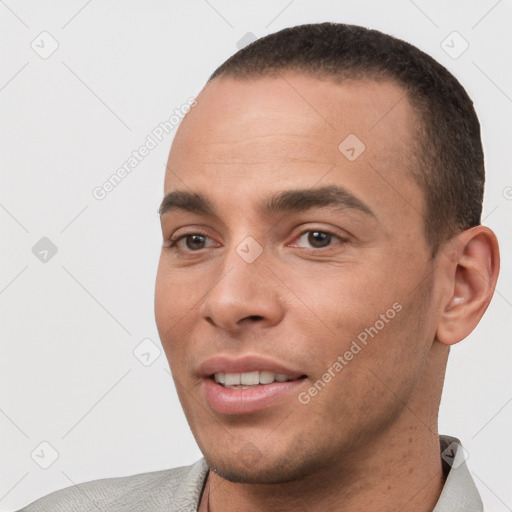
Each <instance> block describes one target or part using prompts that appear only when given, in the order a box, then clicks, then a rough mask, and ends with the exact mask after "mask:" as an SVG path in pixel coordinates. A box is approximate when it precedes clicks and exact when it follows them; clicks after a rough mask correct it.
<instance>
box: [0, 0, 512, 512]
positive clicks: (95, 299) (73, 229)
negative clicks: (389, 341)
mask: <svg viewBox="0 0 512 512" xmlns="http://www.w3.org/2000/svg"><path fill="white" fill-rule="evenodd" d="M511 14H512V5H511V2H510V1H508V0H501V1H496V0H485V1H484V0H482V1H467V0H465V1H462V0H460V1H451V2H446V1H426V0H415V1H414V2H413V1H407V0H403V1H399V0H396V1H392V2H391V1H386V2H380V1H377V0H374V1H357V2H356V1H352V2H329V1H326V0H315V1H314V2H307V1H304V0H302V1H301V0H295V1H290V0H282V1H281V0H280V1H275V2H271V1H264V2H261V1H258V2H235V1H227V0H209V1H206V0H204V1H199V0H195V1H189V2H164V1H148V2H134V1H120V0H119V1H100V0H92V1H91V0H89V1H88V2H87V1H84V0H73V1H66V2H64V1H61V2H37V1H31V2H22V1H16V0H1V1H0V33H1V38H2V40H1V44H0V52H1V57H2V66H1V69H0V88H1V92H0V100H1V105H2V107H1V122H0V130H1V147H2V172H1V183H0V222H1V224H0V226H1V240H2V243H1V247H2V249H1V262H0V307H1V315H0V329H1V330H0V343H1V357H0V378H1V381H0V386H1V387H0V393H1V395H0V433H1V435H0V461H1V462H0V465H1V466H0V471H1V472H0V509H1V510H2V511H10V510H14V509H17V508H19V507H21V506H23V505H26V504H27V503H29V502H31V501H33V500H35V499H36V498H38V497H40V496H42V495H45V494H47V493H49V492H51V491H54V490H57V489H60V488H63V487H67V486H70V485H72V484H73V483H78V482H83V481H87V480H92V479H97V478H105V477H112V476H123V475H130V474H135V473H141V472H146V471H154V470H159V469H164V468H168V467H173V466H179V465H185V464H189V463H192V462H194V461H195V460H197V459H198V458H199V457H200V456H201V454H200V452H199V450H198V448H197V447H196V445H195V442H194V439H193V437H192V435H191V433H190V430H189V428H188V425H187V423H186V421H185V418H184V415H183V413H182V412H181V408H180V405H179V402H178V400H177V396H176V394H175V390H174V387H173V382H172V379H171V377H170V375H169V373H168V365H167V362H166V359H165V357H164V354H163V353H161V354H160V356H159V357H156V356H158V348H157V347H160V344H159V341H158V334H157V330H156V326H155V322H154V315H153V291H154V280H155V274H156V267H157V261H158V257H159V248H160V243H161V239H160V231H159V222H158V215H157V207H158V204H159V201H160V199H161V196H162V190H163V189H162V187H163V177H164V168H165V162H166V157H167V153H168V150H169V146H170V143H171V140H172V136H173V133H170V134H169V135H167V136H166V137H165V139H164V140H163V141H162V143H161V144H159V145H158V146H157V147H156V148H155V149H153V150H152V151H151V153H150V154H149V155H148V156H147V157H146V158H145V159H144V160H143V161H142V162H141V163H140V164H139V165H138V166H137V167H136V168H135V169H134V170H133V171H132V173H131V174H130V175H128V176H127V177H126V178H125V179H124V180H123V182H122V183H121V184H119V185H118V186H117V187H116V188H115V189H114V190H113V191H112V192H111V193H110V194H108V196H107V197H106V198H105V199H104V200H103V201H99V200H97V199H95V198H94V197H93V196H92V190H93V188H94V187H95V186H98V185H101V184H102V183H103V182H104V181H105V180H106V179H108V177H109V176H110V175H111V174H112V173H113V172H115V171H116V169H117V168H118V167H119V166H120V165H122V164H123V163H124V162H125V161H126V160H127V159H128V158H129V157H130V155H131V153H132V151H134V150H136V149H137V148H139V147H140V146H141V145H142V144H143V143H144V141H145V139H146V137H147V135H148V134H149V133H151V131H152V130H153V129H154V128H155V127H156V126H157V125H158V124H159V123H160V122H161V121H163V120H165V119H167V118H168V117H169V116H170V115H171V113H172V112H173V110H174V109H175V108H179V107H180V106H181V105H182V104H183V103H184V102H185V101H186V100H187V98H189V97H190V96H195V95H197V93H198V92H199V90H200V89H201V87H202V85H203V84H204V82H205V80H206V79H207V77H208V75H209V74H210V73H211V72H212V71H213V70H214V68H215V67H216V66H217V65H219V64H220V63H221V62H222V61H223V60H224V59H226V58H227V57H228V56H229V55H231V54H232V53H234V52H235V51H236V50H237V42H238V41H239V40H240V39H241V38H242V37H243V36H244V35H245V34H246V33H247V32H253V33H254V34H255V35H256V36H262V35H265V34H267V33H270V32H274V31H277V30H279V29H281V28H283V27H286V26H292V25H296V24H301V23H309V22H321V21H340V22H348V23H355V24H361V25H365V26H369V27H372V28H377V29H380V30H382V31H384V32H387V33H390V34H393V35H396V36H398V37H401V38H403V39H405V40H407V41H410V42H412V43H413V44H415V45H417V46H418V47H419V48H421V49H423V50H425V51H426V52H428V53H429V54H430V55H432V56H433V57H435V58H436V59H437V60H439V61H440V62H441V63H443V64H444V65H445V66H447V67H448V69H450V70H451V71H452V72H453V73H454V74H455V75H456V76H457V77H458V78H459V79H460V80H461V82H462V83H463V84H464V86H465V87H466V88H467V90H468V92H469V94H470V96H471V97H472V98H473V99H474V101H475V105H476V108H477V111H478V113H479V116H480V120H481V123H482V127H483V140H484V144H485V151H486V165H487V186H486V197H485V207H484V217H485V221H484V223H485V224H487V225H488V226H490V227H491V228H492V229H494V230H495V232H496V233H497V235H498V238H499V239H500V242H501V251H502V263H503V264H502V271H501V276H500V279H499V282H498V287H497V291H496V295H495V297H494V299H493V302H492V303H491V306H490V307H489V310H488V312H487V314H486V316H485V317H484V319H483V321H482V322H481V323H480V325H479V326H478V328H477V329H476V330H475V331H474V333H473V334H471V336H469V337H468V338H467V339H466V340H464V341H463V342H462V343H460V344H458V345H456V346H455V347H453V349H452V354H451V356H450V362H449V366H448V374H447V378H446V384H445V391H444V396H443V402H442V407H441V411H440V432H441V433H446V434H451V435H455V436H458V437H459V438H460V439H461V440H462V442H463V444H464V446H465V448H466V449H467V451H468V454H469V459H468V464H469V466H470V468H471V470H472V471H473V475H474V478H475V481H476V484H477V486H478V488H479V490H480V492H481V494H482V496H483V499H484V502H485V504H486V507H487V510H490V511H499V512H501V511H505V510H510V507H512V487H511V486H510V481H511V479H512V471H511V460H512V448H511V445H510V432H511V426H512V405H511V404H510V402H511V400H512V389H511V385H510V371H509V366H510V361H511V356H512V349H511V345H510V343H509V339H510V328H511V320H510V319H511V317H512V286H511V281H512V275H511V271H510V266H509V265H507V262H508V261H510V257H511V251H510V247H511V246H510V242H511V234H510V231H511V230H510V225H511V222H510V221H511V217H512V201H511V200H510V199H511V198H512V188H510V187H511V186H512V177H511V176H510V144H511V142H510V141H511V133H512V130H511V120H512V115H511V113H512V100H511V96H512V72H511V68H510V48H511V47H512V35H511V30H510V19H511ZM43 31H46V32H48V33H49V34H51V37H52V38H53V39H55V40H56V41H57V42H58V45H59V46H58V48H57V50H56V51H55V52H54V53H53V54H52V55H51V56H49V57H48V58H46V59H43V58H41V57H40V56H39V54H38V53H36V51H34V50H33V49H32V48H31V43H32V42H33V41H34V43H33V45H35V46H36V48H37V47H39V52H42V51H43V48H44V51H48V50H49V49H51V44H55V43H52V40H51V39H50V38H49V36H47V35H43V36H40V34H41V32H43ZM453 31H457V32H458V33H459V34H460V35H461V36H462V37H463V38H464V40H466V41H467V42H468V43H469V48H468V49H467V50H466V51H465V52H464V53H463V54H462V55H460V56H459V57H458V58H453V55H454V54H455V53H458V52H459V51H460V50H461V49H462V48H463V47H462V46H461V45H462V44H464V43H463V41H462V40H461V39H460V38H457V36H450V37H449V38H448V39H446V38H447V36H449V35H450V34H451V33H452V32H453ZM454 37H455V39H454ZM42 38H45V39H42ZM443 41H445V43H443V44H444V45H445V49H446V50H447V51H451V53H452V56H450V55H449V54H448V53H446V51H445V49H443V47H442V46H441V45H442V42H443ZM446 45H447V46H451V47H452V49H451V50H449V48H446ZM42 237H48V238H49V239H50V240H51V241H52V242H53V244H55V246H56V247H57V249H58V252H57V253H56V255H55V256H53V257H51V258H49V256H48V261H47V262H45V263H44V262H42V261H40V260H39V259H38V258H37V257H36V256H35V255H34V254H33V252H32V247H33V246H34V245H35V244H36V243H37V242H38V241H39V240H40V239H41V238H42ZM146 338H149V339H150V340H152V342H153V343H154V344H155V345H154V346H153V345H151V344H149V345H148V346H149V347H153V348H152V349H151V350H150V353H151V356H144V357H143V358H142V359H144V358H145V359H148V358H150V360H151V361H153V359H154V358H155V357H156V359H154V361H153V362H152V364H151V365H149V366H145V365H144V364H142V362H141V361H140V360H139V359H137V358H136V357H135V356H134V354H133V350H134V349H135V347H137V346H138V345H139V343H141V341H142V340H143V339H146ZM146 343H148V342H146ZM144 351H147V350H146V349H144ZM42 442H47V443H49V444H50V445H51V446H52V447H53V449H54V450H56V452H58V458H57V460H56V461H55V462H54V463H53V464H52V465H50V467H49V468H48V469H42V468H41V467H40V465H46V464H49V463H50V462H51V461H52V449H51V448H50V447H48V445H41V443H42ZM31 454H32V456H31Z"/></svg>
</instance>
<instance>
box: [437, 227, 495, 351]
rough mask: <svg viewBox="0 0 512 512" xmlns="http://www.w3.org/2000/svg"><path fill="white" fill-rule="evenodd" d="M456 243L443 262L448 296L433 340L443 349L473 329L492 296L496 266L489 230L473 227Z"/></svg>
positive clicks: (492, 241)
mask: <svg viewBox="0 0 512 512" xmlns="http://www.w3.org/2000/svg"><path fill="white" fill-rule="evenodd" d="M457 243H458V245H459V248H458V249H457V250H456V252H455V253H454V252H451V253H450V257H449V258H447V259H446V260H445V262H444V263H445V264H446V276H447V279H448V286H449V290H450V292H449V294H448V297H447V299H446V300H445V301H444V303H443V304H442V310H441V316H440V320H439V324H438V328H437V331H436V339H437V340H438V341H440V342H441V343H444V344H445V345H453V344H455V343H458V342H459V341H461V340H463V339H464V338H465V337H466V336H468V335H469V334H470V333H471V332H472V331H473V329H474V328H475V327H476V326H477V324H478V322H479V321H480V319H481V318H482V316H483V314H484V313H485V310H486V309H487V307H488V305H489V303H490V301H491V298H492V296H493V293H494V289H495V287H496V281H497V279H498V273H499V265H500V261H499V260H500V258H499V248H498V241H497V239H496V235H495V234H494V233H493V231H492V230H491V229H489V228H487V227H485V226H475V227H474V228H471V229H468V230H466V231H464V232H463V233H461V234H459V235H458V241H457ZM441 257H443V256H442V255H441Z"/></svg>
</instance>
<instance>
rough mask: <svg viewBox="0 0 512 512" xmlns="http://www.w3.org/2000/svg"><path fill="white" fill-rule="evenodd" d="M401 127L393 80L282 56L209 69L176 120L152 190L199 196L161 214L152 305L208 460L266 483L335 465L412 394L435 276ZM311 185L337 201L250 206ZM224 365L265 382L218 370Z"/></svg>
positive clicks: (432, 307)
mask: <svg viewBox="0 0 512 512" xmlns="http://www.w3.org/2000/svg"><path fill="white" fill-rule="evenodd" d="M416 130H417V120H416V117H415V114H414V113H413V110H412V108H411V106H410V104H409V102H408V100H407V99H406V98H404V91H403V90H402V89H400V88H399V87H397V86H396V85H393V84H391V83H386V82H381V83H376V82H373V81H369V80H364V81H359V80H358V81H346V82H343V83H341V84H334V83H331V82H328V81H320V80H317V79H314V78H308V77H305V76H300V75H298V74H294V73H287V74H284V75H283V76H282V77H281V78H275V79H273V78H264V79H257V80H256V79H255V80H246V81H237V80H234V79H231V78H221V79H217V80H214V81H213V82H212V83H211V84H210V85H209V86H208V87H206V89H204V90H203V92H202V93H201V94H200V96H199V97H198V104H197V106H196V107H194V108H193V109H192V110H191V112H190V113H189V114H188V115H187V117H186V118H185V119H184V121H183V123H182V125H181V126H180V128H179V130H178V133H177V134H176V137H175V140H174V142H173V145H172V148H171V152H170V156H169V163H168V170H167V175H166V179H165V194H168V193H170V192H174V191H182V192H187V193H197V194H200V195H202V196H204V197H205V198H207V200H208V202H209V203H210V205H211V206H212V209H213V212H210V213H204V212H201V211H187V209H184V208H176V207H175V208H171V207H170V205H169V209H168V210H167V211H166V213H163V215H162V232H163V239H164V247H163V248H162V253H161V257H160V264H159V269H158V276H157V283H156V297H155V313H156V321H157V325H158V330H159V333H160V337H161V340H162V343H163V346H164V348H165V351H166V354H167V357H168V360H169V364H170V367H171V370H172V373H173V376H174V379H175V382H176V387H177V391H178V395H179V398H180V401H181V404H182V406H183V409H184V411H185V414H186V416H187V419H188V422H189V424H190V427H191V429H192V432H193V433H194V436H195V438H196V440H197V442H198V444H199V447H200V449H201V451H202V452H203V454H204V455H205V458H206V460H207V462H208V464H209V466H210V467H211V468H215V469H216V471H217V472H218V473H219V474H220V475H221V476H224V477H225V478H228V479H231V480H233V481H247V482H255V483H257V482H259V483H265V482H266V483H270V482H283V481H287V480H292V479H295V478H298V477H300V476H304V475H307V474H310V473H313V472H315V471H318V470H319V468H323V467H333V464H338V465H339V464H340V462H342V461H344V460H345V461H347V460H348V459H349V458H350V457H351V456H354V457H355V451H356V448H357V447H360V446H364V445H366V446H369V445H370V442H373V441H375V440H376V439H378V436H379V435H380V434H381V433H383V432H385V431H386V430H387V429H388V428H392V427H393V425H397V424H398V423H399V422H400V418H402V416H403V414H404V411H405V409H407V408H410V407H416V406H417V404H419V403H421V402H422V397H421V396H420V395H421V394H422V393H424V392H425V389H426V388H428V385H427V384H428V383H427V384H426V383H425V379H424V368H425V361H426V358H427V356H428V354H429V351H430V349H431V346H432V342H433V340H434V336H435V331H436V299H435V297H436V293H437V288H438V287H437V286H436V279H435V277H436V273H435V269H434V267H433V264H432V261H431V260H430V257H429V254H430V248H429V247H428V246H427V243H426V241H425V237H424V214H425V203H424V198H423V194H422V192H421V190H420V189H419V187H418V186H417V185H416V183H415V181H414V180H413V178H412V177H411V176H410V173H409V170H410V168H411V166H412V163H411V162H412V157H411V155H412V147H413V139H414V134H415V133H416ZM350 134H355V135H356V136H357V138H358V139H359V140H360V141H361V142H362V143H363V144H364V145H365V149H364V151H362V152H361V149H362V146H361V144H360V143H359V142H357V139H354V137H353V136H351V135H350ZM347 137H349V138H348V139H347V141H346V142H345V143H344V144H342V146H341V151H340V149H339V146H340V143H342V141H344V140H345V139H346V138H347ZM354 157H355V158H354ZM329 186H336V187H339V188H342V189H343V190H344V193H342V194H341V195H339V196H337V197H338V199H341V202H340V205H339V206H338V207H334V206H332V205H331V206H328V207H326V206H321V205H316V206H313V207H311V208H308V207H307V206H308V204H309V206H312V205H314V204H316V203H315V201H313V202H310V203H308V204H306V203H304V202H303V203H302V205H301V206H299V207H297V208H295V209H294V208H293V204H291V203H293V201H288V203H286V204H284V205H283V204H282V203H283V202H282V201H281V202H279V201H274V203H273V204H274V206H276V205H281V207H285V206H288V207H287V208H284V209H282V208H277V207H275V208H273V209H272V208H267V209H264V208H263V204H264V201H265V200H267V199H268V198H270V197H275V196H277V195H279V194H282V193H283V192H287V191H297V190H302V191H305V192H306V193H313V192H315V191H318V190H320V189H323V188H324V187H329ZM317 199H318V197H317ZM320 199H322V198H320ZM324 199H325V198H324ZM329 233H331V235H329ZM182 235H190V236H188V237H185V238H182V239H181V240H180V241H178V242H177V245H176V246H175V247H174V248H171V247H168V246H169V239H171V238H173V239H176V238H179V237H180V236H182ZM192 235H195V236H192ZM260 251H262V252H261V254H260ZM365 335H366V336H365ZM354 342H355V343H354ZM347 352H348V353H351V354H352V357H350V354H347ZM340 358H341V359H340ZM336 362H338V364H337V365H336ZM426 366H428V365H426ZM255 371H260V372H263V371H265V372H270V373H263V374H261V373H260V374H255V373H253V372H255ZM214 373H215V374H224V373H228V374H230V375H229V376H227V377H224V379H225V382H224V385H222V384H220V383H216V382H215V377H214V376H213V374H214ZM240 373H251V376H245V378H246V379H249V380H250V379H252V378H256V379H258V378H260V379H261V380H263V381H265V379H266V378H268V379H270V380H274V382H273V383H269V384H259V385H258V386H255V387H252V386H249V387H247V388H246V389H241V388H236V387H230V386H229V383H233V382H236V379H237V378H238V375H237V374H240ZM276 373H283V374H285V375H288V377H292V378H293V380H292V381H289V382H276V381H275V378H274V374H276ZM255 375H256V377H254V376H255ZM329 376H330V378H329ZM217 377H218V378H220V379H222V378H223V377H222V375H221V376H219V375H217ZM242 378H244V377H242ZM226 379H227V380H226ZM245 382H249V381H245ZM251 382H252V381H251ZM315 383H316V387H315ZM226 384H228V386H227V387H226ZM315 390H316V392H315ZM423 398H424V397H423ZM416 413H417V414H418V416H421V414H422V411H420V410H417V411H416ZM352 462H354V461H352Z"/></svg>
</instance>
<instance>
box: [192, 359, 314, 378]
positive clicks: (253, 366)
mask: <svg viewBox="0 0 512 512" xmlns="http://www.w3.org/2000/svg"><path fill="white" fill-rule="evenodd" d="M255 371H267V372H273V373H279V374H283V375H287V376H288V377H291V378H292V379H297V378H299V377H301V376H303V375H305V374H304V372H301V371H299V370H296V369H293V368H290V367H288V366H285V365H284V364H283V363H280V362H279V361H274V360H272V359H268V358H266V357H261V356H255V355H246V356H242V357H237V358H233V357H229V356H215V357H212V358H210V359H207V360H206V361H203V363H201V365H200V366H199V369H198V373H199V375H200V376H201V377H211V376H212V375H213V374H215V373H248V372H255Z"/></svg>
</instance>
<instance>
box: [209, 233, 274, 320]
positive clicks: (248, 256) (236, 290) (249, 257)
mask: <svg viewBox="0 0 512 512" xmlns="http://www.w3.org/2000/svg"><path fill="white" fill-rule="evenodd" d="M269 265H271V262H270V261H269V259H268V257H267V254H266V251H265V250H264V247H263V246H262V245H261V244H260V243H259V242H258V241H257V240H256V239H255V238H253V237H252V236H247V237H245V238H243V239H242V241H241V242H240V243H238V244H237V245H233V246H231V247H229V248H228V250H227V251H226V253H225V255H224V259H223V262H222V270H221V275H220V277H219V279H218V281H217V282H216V284H215V285H214V286H213V287H212V288H211V289H210V290H209V291H208V293H207V294H206V295H205V297H204V300H203V303H202V305H201V315H202V317H203V318H205V319H208V320H210V321H211V322H213V323H214V324H216V325H217V326H219V327H222V328H224V329H236V328H238V327H239V324H240V322H241V321H242V320H244V319H252V320H258V321H260V322H261V321H263V322H264V323H265V324H269V325H270V324H274V323H277V322H278V321H279V319H280V318H281V316H282V314H283V309H282V308H283V302H282V300H281V298H280V294H279V292H278V290H277V283H276V278H275V276H274V275H273V273H272V272H271V271H270V270H269V269H268V268H267V267H268V266H269Z"/></svg>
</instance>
